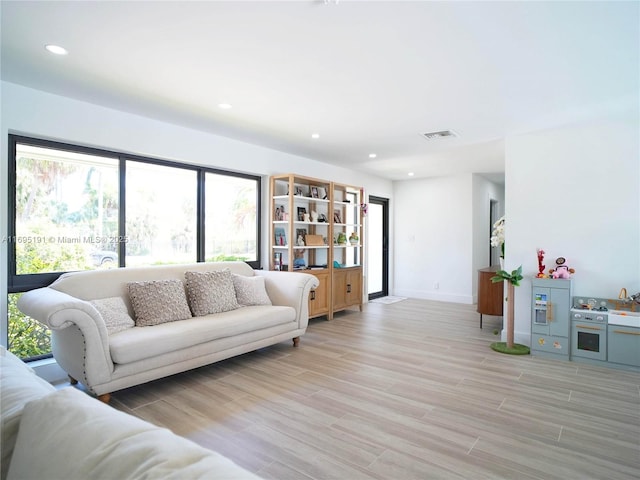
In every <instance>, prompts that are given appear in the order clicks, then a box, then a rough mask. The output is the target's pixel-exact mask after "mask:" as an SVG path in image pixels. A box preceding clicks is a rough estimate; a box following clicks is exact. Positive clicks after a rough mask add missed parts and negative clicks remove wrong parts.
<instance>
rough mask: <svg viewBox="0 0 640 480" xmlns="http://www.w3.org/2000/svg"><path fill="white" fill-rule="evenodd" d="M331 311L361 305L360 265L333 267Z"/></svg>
mask: <svg viewBox="0 0 640 480" xmlns="http://www.w3.org/2000/svg"><path fill="white" fill-rule="evenodd" d="M332 289H333V311H334V312H337V311H339V310H344V309H345V308H347V307H350V306H353V305H360V306H361V305H362V267H351V268H341V269H334V271H333V287H332Z"/></svg>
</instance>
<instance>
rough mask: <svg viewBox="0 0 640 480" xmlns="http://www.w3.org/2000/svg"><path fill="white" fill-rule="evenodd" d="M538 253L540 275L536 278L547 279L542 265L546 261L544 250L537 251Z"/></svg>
mask: <svg viewBox="0 0 640 480" xmlns="http://www.w3.org/2000/svg"><path fill="white" fill-rule="evenodd" d="M537 252H538V275H536V278H547V276H546V275H545V274H544V267H545V266H544V265H543V264H542V262H543V261H544V250H542V249H541V248H538V249H537Z"/></svg>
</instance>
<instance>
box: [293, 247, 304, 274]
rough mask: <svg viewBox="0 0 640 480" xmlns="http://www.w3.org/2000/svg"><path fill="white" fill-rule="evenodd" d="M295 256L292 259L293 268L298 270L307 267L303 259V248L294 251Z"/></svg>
mask: <svg viewBox="0 0 640 480" xmlns="http://www.w3.org/2000/svg"><path fill="white" fill-rule="evenodd" d="M294 256H295V257H296V258H295V259H294V260H293V268H294V269H296V270H300V269H303V268H307V262H305V260H304V250H296V251H295V253H294Z"/></svg>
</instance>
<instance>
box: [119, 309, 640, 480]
mask: <svg viewBox="0 0 640 480" xmlns="http://www.w3.org/2000/svg"><path fill="white" fill-rule="evenodd" d="M500 326H501V318H499V317H485V318H484V328H483V330H480V329H479V316H478V314H477V313H475V306H473V305H458V304H450V303H441V302H433V301H426V300H412V299H408V300H405V301H402V302H399V303H395V304H391V305H383V304H375V303H370V304H368V305H366V306H365V308H364V312H362V313H361V312H358V311H349V312H345V313H342V314H338V315H336V318H335V319H334V320H333V321H331V322H328V321H326V320H324V319H316V320H312V321H311V323H310V326H309V329H308V331H307V333H306V335H304V336H303V337H302V339H301V342H300V347H299V348H296V349H294V348H293V347H292V346H291V343H290V342H287V343H282V344H278V345H275V346H273V347H269V348H265V349H263V350H260V351H256V352H253V353H250V354H246V355H243V356H240V357H237V358H234V359H230V360H227V361H224V362H220V363H217V364H215V365H211V366H209V367H203V368H200V369H197V370H194V371H191V372H188V373H185V374H181V375H176V376H173V377H170V378H168V379H164V380H159V381H156V382H152V383H149V384H146V385H143V386H139V387H135V388H131V389H128V390H123V391H120V392H116V393H114V395H113V397H112V400H111V404H112V405H113V406H114V407H116V408H118V409H121V410H123V411H126V412H129V413H132V414H133V415H136V416H138V417H140V418H143V419H145V420H148V421H150V422H152V423H155V424H158V425H161V426H164V427H167V428H170V429H171V430H173V431H174V432H175V433H177V434H179V435H182V436H184V437H187V438H190V439H192V440H193V441H195V442H196V443H198V444H200V445H202V446H205V447H208V448H211V449H214V450H217V451H219V452H220V453H222V454H224V455H225V456H227V457H229V458H231V459H232V460H234V461H235V462H236V463H238V464H240V465H242V466H243V467H245V468H246V469H248V470H250V471H252V472H255V473H257V474H258V475H260V476H262V477H264V478H265V479H278V480H287V479H296V480H297V479H301V480H304V479H341V480H342V479H398V480H401V479H413V478H415V479H438V478H445V479H450V478H452V479H456V478H468V479H497V478H509V479H556V478H557V479H563V480H567V479H632V478H635V479H638V478H640V374H638V373H631V372H625V371H620V370H616V369H609V368H599V367H593V366H589V365H584V364H580V363H574V362H559V361H553V360H545V359H541V358H538V357H531V356H524V357H517V356H509V355H503V354H499V353H495V352H493V351H492V350H491V349H490V348H489V344H490V343H491V342H492V341H495V340H496V339H497V337H496V336H494V334H493V330H494V329H497V328H500Z"/></svg>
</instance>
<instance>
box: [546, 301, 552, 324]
mask: <svg viewBox="0 0 640 480" xmlns="http://www.w3.org/2000/svg"><path fill="white" fill-rule="evenodd" d="M547 321H549V322H553V303H551V302H548V303H547Z"/></svg>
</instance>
